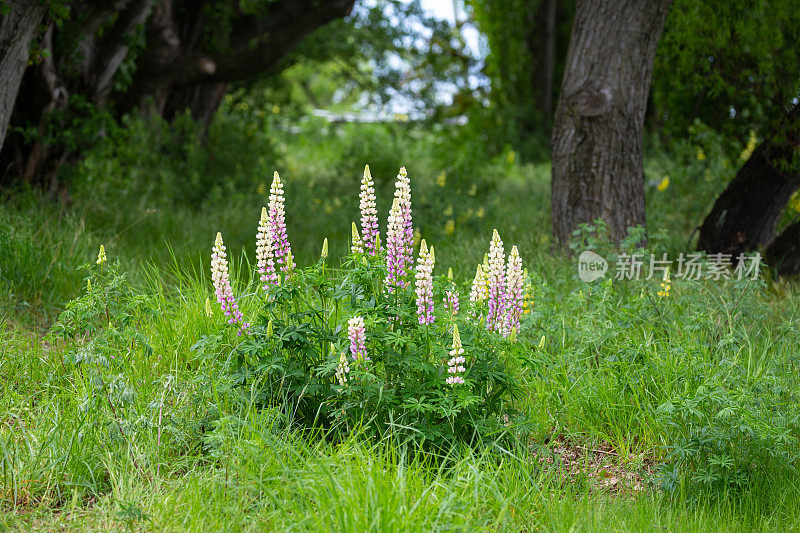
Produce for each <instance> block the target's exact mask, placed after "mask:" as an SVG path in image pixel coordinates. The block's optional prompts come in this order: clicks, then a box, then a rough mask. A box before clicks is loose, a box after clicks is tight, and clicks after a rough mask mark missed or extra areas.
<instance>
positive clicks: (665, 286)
mask: <svg viewBox="0 0 800 533" xmlns="http://www.w3.org/2000/svg"><path fill="white" fill-rule="evenodd" d="M671 288H672V285H671V283H670V279H669V268H667V270H666V272H664V280H663V281H662V282H661V290H660V291H658V292H657V293H656V294H658V295H659V296H660V297H662V298H665V297H667V296H669V291H670V289H671Z"/></svg>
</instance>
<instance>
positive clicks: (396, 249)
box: [386, 167, 414, 292]
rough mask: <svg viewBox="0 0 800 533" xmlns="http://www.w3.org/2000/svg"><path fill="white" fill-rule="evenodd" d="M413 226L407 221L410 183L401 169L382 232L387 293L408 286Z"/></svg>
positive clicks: (409, 203) (409, 219)
mask: <svg viewBox="0 0 800 533" xmlns="http://www.w3.org/2000/svg"><path fill="white" fill-rule="evenodd" d="M413 253H414V225H413V222H412V220H411V182H410V180H409V179H408V175H407V174H406V168H405V167H401V168H400V173H399V174H398V175H397V181H396V182H395V190H394V200H393V201H392V209H391V210H390V211H389V223H388V228H387V230H386V256H387V257H386V261H387V267H388V269H389V275H388V277H387V286H388V289H389V292H392V291H393V289H394V287H401V288H405V287H407V286H408V280H407V279H406V276H407V275H408V269H409V268H410V267H411V264H412V262H413Z"/></svg>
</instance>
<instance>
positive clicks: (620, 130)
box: [551, 0, 671, 246]
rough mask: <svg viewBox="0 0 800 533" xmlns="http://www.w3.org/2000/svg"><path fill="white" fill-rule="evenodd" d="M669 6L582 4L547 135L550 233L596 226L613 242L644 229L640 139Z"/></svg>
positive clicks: (618, 0) (565, 236) (651, 1)
mask: <svg viewBox="0 0 800 533" xmlns="http://www.w3.org/2000/svg"><path fill="white" fill-rule="evenodd" d="M670 4H671V0H581V1H578V3H577V6H576V12H575V22H574V23H573V27H572V36H571V38H570V45H569V51H568V52H567V62H566V69H565V72H564V80H563V83H562V86H561V94H560V97H559V99H558V105H557V107H556V114H555V124H554V127H553V136H552V142H553V155H552V181H551V188H552V217H553V233H554V236H555V238H556V240H557V241H558V242H559V243H561V245H562V246H566V245H567V244H568V243H569V240H570V237H571V234H572V232H573V230H574V229H575V228H576V227H577V226H578V224H581V223H584V222H591V221H593V220H595V219H598V218H602V219H604V220H605V221H606V223H607V224H608V227H609V230H610V232H611V236H612V238H613V239H614V240H615V241H617V242H618V241H619V240H620V239H622V238H623V237H624V236H625V234H626V230H627V228H629V227H632V226H637V225H640V224H641V225H644V223H645V212H644V170H643V166H642V135H643V128H644V117H645V111H646V107H647V96H648V92H649V88H650V78H651V74H652V71H653V60H654V58H655V52H656V45H657V44H658V39H659V37H660V35H661V31H662V29H663V27H664V21H665V19H666V16H667V10H668V8H669V5H670Z"/></svg>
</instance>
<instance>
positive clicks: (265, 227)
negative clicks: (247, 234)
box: [256, 207, 278, 290]
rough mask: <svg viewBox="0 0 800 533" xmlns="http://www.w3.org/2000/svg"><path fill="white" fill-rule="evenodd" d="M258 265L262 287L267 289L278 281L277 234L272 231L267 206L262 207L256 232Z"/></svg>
mask: <svg viewBox="0 0 800 533" xmlns="http://www.w3.org/2000/svg"><path fill="white" fill-rule="evenodd" d="M256 261H257V263H256V266H257V268H258V273H259V279H260V280H261V288H262V289H264V290H267V289H268V288H269V285H275V284H277V283H278V274H277V273H276V272H275V236H274V235H273V232H272V224H271V223H270V219H269V213H268V211H267V208H266V207H262V208H261V220H259V222H258V233H256Z"/></svg>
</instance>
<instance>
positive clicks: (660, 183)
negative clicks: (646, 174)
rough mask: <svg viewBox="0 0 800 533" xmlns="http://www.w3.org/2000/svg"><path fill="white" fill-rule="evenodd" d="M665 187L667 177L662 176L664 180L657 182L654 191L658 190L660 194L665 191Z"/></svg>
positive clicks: (667, 182) (667, 184)
mask: <svg viewBox="0 0 800 533" xmlns="http://www.w3.org/2000/svg"><path fill="white" fill-rule="evenodd" d="M667 187H669V176H664V178H663V179H662V180H661V181H660V182H659V184H658V185H656V189H658V190H659V191H661V192H664V191H666V190H667Z"/></svg>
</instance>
